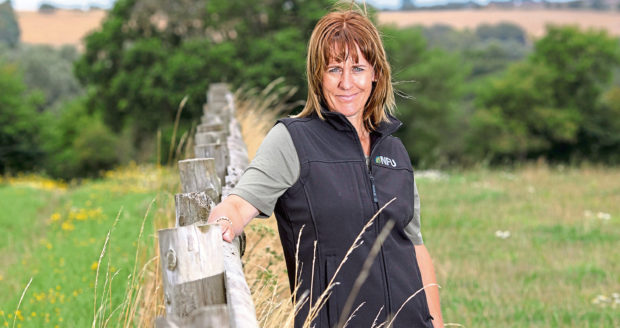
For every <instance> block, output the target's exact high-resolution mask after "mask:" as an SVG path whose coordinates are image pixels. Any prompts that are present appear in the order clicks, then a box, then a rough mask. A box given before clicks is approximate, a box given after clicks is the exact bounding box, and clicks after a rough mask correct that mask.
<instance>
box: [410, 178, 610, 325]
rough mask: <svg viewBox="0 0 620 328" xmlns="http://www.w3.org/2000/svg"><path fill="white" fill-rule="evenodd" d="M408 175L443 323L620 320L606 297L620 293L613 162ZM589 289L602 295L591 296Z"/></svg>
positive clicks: (598, 322)
mask: <svg viewBox="0 0 620 328" xmlns="http://www.w3.org/2000/svg"><path fill="white" fill-rule="evenodd" d="M417 181H418V186H419V189H420V195H421V199H422V227H423V235H424V240H425V244H426V245H427V247H428V249H429V251H430V252H431V254H432V256H433V258H434V262H435V266H436V270H437V273H438V279H439V283H440V285H442V287H443V288H442V289H441V296H442V309H443V315H444V319H445V321H446V322H452V323H459V324H462V325H464V326H466V327H567V326H570V327H620V304H616V305H615V306H614V305H613V301H614V300H613V297H612V296H611V295H612V293H620V251H619V248H620V170H619V169H617V168H614V169H611V168H609V169H605V168H582V169H549V168H547V167H528V168H522V169H519V170H516V171H512V172H508V171H506V172H502V171H498V170H492V171H487V170H475V171H469V172H454V173H451V174H448V175H447V176H445V177H444V178H443V179H439V180H431V179H425V178H419V179H418V180H417ZM598 212H602V213H607V214H610V215H611V218H610V219H608V220H605V219H602V218H599V217H598V215H597V214H598ZM602 216H604V215H602ZM497 230H501V231H506V230H507V231H510V237H508V238H506V239H502V238H498V237H497V236H496V235H495V232H496V231H497ZM599 295H604V296H606V297H608V298H609V299H610V300H611V303H599V304H596V302H593V300H594V299H596V298H597V297H598V296H599ZM619 301H620V300H619Z"/></svg>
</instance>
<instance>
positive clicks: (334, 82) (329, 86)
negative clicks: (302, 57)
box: [322, 47, 376, 122]
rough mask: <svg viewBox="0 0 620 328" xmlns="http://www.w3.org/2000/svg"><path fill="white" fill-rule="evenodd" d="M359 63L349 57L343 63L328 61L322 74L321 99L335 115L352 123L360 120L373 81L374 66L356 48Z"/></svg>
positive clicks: (333, 60)
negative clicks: (338, 114)
mask: <svg viewBox="0 0 620 328" xmlns="http://www.w3.org/2000/svg"><path fill="white" fill-rule="evenodd" d="M356 51H357V59H358V62H357V63H356V62H354V60H353V57H354V56H351V55H350V54H349V56H346V58H347V59H346V60H345V61H344V62H337V61H336V60H335V59H333V58H332V59H330V61H329V63H328V64H327V69H326V71H325V72H324V73H323V84H322V88H323V97H324V98H325V100H326V101H327V106H328V107H329V110H331V111H334V112H338V113H341V114H343V115H344V116H346V117H347V118H348V119H349V120H350V121H352V122H354V121H357V120H358V119H359V120H360V122H361V120H362V118H363V115H362V114H363V113H364V106H365V105H366V102H367V101H368V97H370V92H371V91H372V82H373V81H376V79H375V73H374V69H373V67H372V66H371V65H370V63H368V61H366V58H364V56H363V55H362V53H361V51H360V50H359V48H358V47H356Z"/></svg>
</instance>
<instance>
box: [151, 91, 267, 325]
mask: <svg viewBox="0 0 620 328" xmlns="http://www.w3.org/2000/svg"><path fill="white" fill-rule="evenodd" d="M207 101H208V102H207V104H206V105H205V107H204V108H203V110H204V115H203V117H202V118H201V124H200V125H198V127H197V129H196V136H195V138H194V140H195V144H196V145H195V147H194V153H195V155H196V158H194V159H188V160H183V161H179V174H180V179H181V191H182V193H180V194H177V195H175V206H176V227H175V228H172V229H163V230H159V255H160V262H161V269H162V276H163V279H162V280H163V282H164V303H165V306H166V317H159V318H157V321H156V323H155V326H156V327H158V328H160V327H162V328H163V327H206V328H210V327H218V328H219V327H221V328H226V327H230V328H245V327H248V328H253V327H258V322H257V320H256V312H255V309H254V303H253V302H252V297H251V294H250V289H249V287H248V284H247V282H246V280H245V276H244V275H243V267H242V264H241V255H242V254H243V251H244V248H245V235H243V236H241V237H237V238H235V240H234V241H233V243H232V244H229V243H226V242H224V241H222V236H221V234H222V232H221V229H220V227H219V225H212V224H206V222H207V218H208V216H209V212H210V211H211V208H213V206H215V204H216V203H218V202H220V201H221V199H223V198H225V197H227V196H228V195H229V194H230V192H231V190H232V188H234V186H235V185H236V184H237V182H238V181H239V178H240V177H241V173H242V172H243V170H244V169H245V168H246V167H247V165H248V154H247V149H246V146H245V143H244V142H243V139H242V137H241V128H240V125H239V123H238V122H237V120H236V119H235V116H234V111H235V106H234V102H233V97H232V94H231V93H230V91H229V90H228V88H227V87H226V85H224V84H213V85H211V86H210V87H209V91H208V93H207Z"/></svg>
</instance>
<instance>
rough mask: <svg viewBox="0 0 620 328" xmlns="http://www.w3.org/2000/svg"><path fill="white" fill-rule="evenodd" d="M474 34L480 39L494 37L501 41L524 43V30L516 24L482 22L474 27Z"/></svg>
mask: <svg viewBox="0 0 620 328" xmlns="http://www.w3.org/2000/svg"><path fill="white" fill-rule="evenodd" d="M476 35H477V36H478V37H479V38H480V40H482V41H487V40H489V39H496V40H501V41H514V42H518V43H520V44H523V45H524V44H526V42H527V37H526V35H525V31H524V30H523V29H522V28H521V27H519V26H518V25H516V24H512V23H499V24H496V25H489V24H482V25H479V26H478V27H477V28H476Z"/></svg>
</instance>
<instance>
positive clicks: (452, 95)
mask: <svg viewBox="0 0 620 328" xmlns="http://www.w3.org/2000/svg"><path fill="white" fill-rule="evenodd" d="M382 32H383V34H384V35H385V37H384V40H385V48H386V51H387V53H388V60H389V61H390V64H391V66H392V70H393V77H392V78H393V80H394V81H396V82H395V88H396V89H397V93H398V94H400V95H401V97H397V106H398V110H397V114H398V115H397V117H398V118H400V119H401V121H403V123H404V125H403V127H402V128H401V130H399V132H398V134H397V135H398V136H399V137H400V138H401V139H402V140H403V143H404V144H405V147H406V148H407V151H408V152H409V155H410V156H411V160H412V161H413V162H414V163H415V164H416V165H417V166H418V167H427V166H435V165H441V164H447V163H448V162H450V161H451V160H452V159H453V158H454V157H456V156H459V155H457V154H458V153H460V150H459V149H462V148H463V147H462V145H460V144H459V143H458V142H456V141H457V140H459V139H462V138H460V136H459V134H460V133H461V131H462V129H459V125H460V124H462V122H463V121H462V118H461V116H462V115H463V114H464V112H463V111H461V110H460V109H459V108H458V107H457V103H458V102H459V101H460V97H461V95H462V91H463V84H464V83H463V80H464V77H465V76H466V75H467V74H468V71H469V68H468V67H467V65H464V64H463V63H462V61H461V60H460V58H459V57H458V56H457V55H454V54H449V53H446V52H445V51H443V50H440V49H428V46H427V43H426V40H425V39H424V37H423V36H422V31H421V30H420V29H419V28H406V29H400V30H397V29H391V28H383V29H382Z"/></svg>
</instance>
